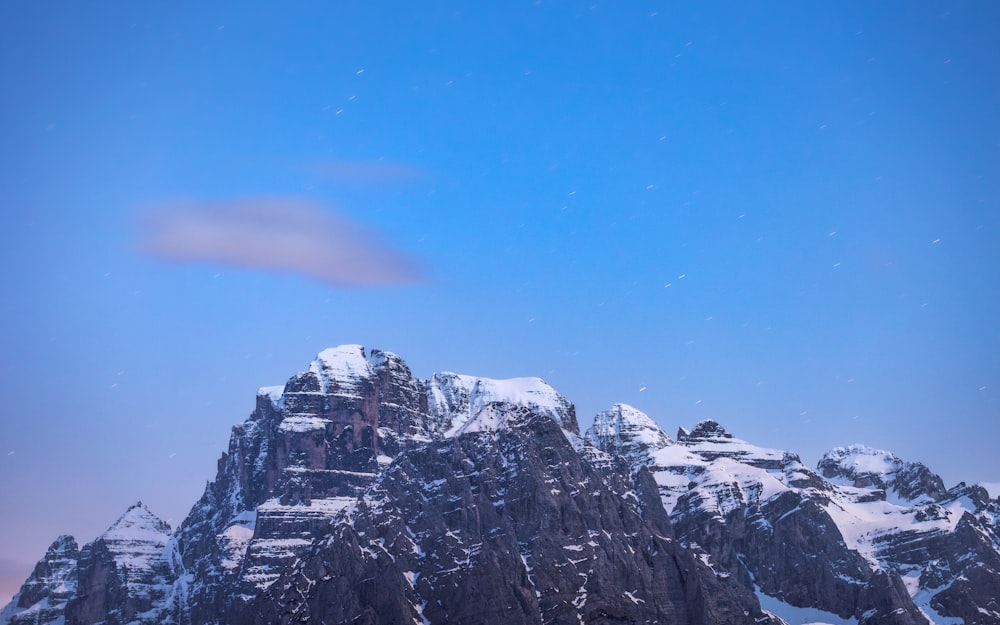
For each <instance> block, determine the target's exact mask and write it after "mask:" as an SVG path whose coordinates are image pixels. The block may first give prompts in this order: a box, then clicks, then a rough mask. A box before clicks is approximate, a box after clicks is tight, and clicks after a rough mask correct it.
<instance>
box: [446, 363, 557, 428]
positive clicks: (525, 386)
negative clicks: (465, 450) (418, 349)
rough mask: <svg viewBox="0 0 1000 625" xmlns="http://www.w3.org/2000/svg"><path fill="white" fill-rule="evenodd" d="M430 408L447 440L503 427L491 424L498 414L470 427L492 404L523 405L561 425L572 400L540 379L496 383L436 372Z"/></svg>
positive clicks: (496, 422) (509, 380) (500, 424)
mask: <svg viewBox="0 0 1000 625" xmlns="http://www.w3.org/2000/svg"><path fill="white" fill-rule="evenodd" d="M427 400H428V408H429V410H430V412H431V414H432V415H435V416H436V417H437V418H438V420H440V421H442V424H441V428H442V430H443V434H444V436H446V437H449V436H456V435H458V434H460V433H462V432H468V431H481V430H488V429H496V427H498V426H500V427H502V426H503V425H504V423H505V421H504V420H503V419H500V421H490V419H497V418H498V417H499V415H497V414H495V411H494V414H490V415H486V417H485V420H484V421H483V422H482V423H480V424H478V425H467V424H468V423H469V422H470V421H472V420H474V419H476V420H478V419H479V415H480V413H481V412H482V411H483V409H484V408H485V407H486V406H488V405H489V404H491V403H506V404H513V405H515V406H523V407H525V408H528V409H530V410H531V411H532V412H535V413H537V414H540V415H543V416H547V417H549V418H551V419H553V420H554V421H556V422H557V423H559V424H560V425H565V424H566V422H567V420H568V410H569V407H570V406H571V404H570V402H569V400H567V399H566V398H565V397H563V396H562V395H560V394H559V393H558V392H557V391H556V390H555V389H554V388H552V387H551V386H549V385H548V384H546V383H545V381H544V380H542V379H541V378H511V379H507V380H494V379H491V378H479V377H474V376H469V375H460V374H457V373H450V372H444V373H436V374H434V376H433V377H432V378H431V381H430V385H429V387H428V390H427Z"/></svg>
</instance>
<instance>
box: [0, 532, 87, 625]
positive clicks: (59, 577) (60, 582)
mask: <svg viewBox="0 0 1000 625" xmlns="http://www.w3.org/2000/svg"><path fill="white" fill-rule="evenodd" d="M79 559H80V551H79V550H78V549H77V546H76V541H75V540H74V539H73V537H72V536H60V537H59V538H57V539H56V540H55V542H53V543H52V544H51V545H50V546H49V548H48V550H47V551H46V552H45V556H44V557H43V558H42V559H41V560H39V561H38V564H36V565H35V570H34V571H32V572H31V575H30V576H29V577H28V579H27V580H26V581H25V582H24V584H23V585H22V586H21V590H20V592H18V593H17V594H16V595H14V598H13V599H11V601H10V603H9V604H8V605H7V607H5V608H4V609H3V612H0V622H4V623H10V624H11V625H29V624H33V623H51V622H54V621H56V620H57V619H59V618H60V617H62V615H63V613H64V612H65V610H66V603H67V602H69V600H70V599H72V598H73V597H74V596H75V595H76V577H77V575H76V567H77V561H78V560H79Z"/></svg>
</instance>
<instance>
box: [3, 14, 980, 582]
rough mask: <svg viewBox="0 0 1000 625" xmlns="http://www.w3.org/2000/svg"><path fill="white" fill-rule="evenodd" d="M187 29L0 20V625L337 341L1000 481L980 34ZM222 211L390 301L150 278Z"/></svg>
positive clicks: (700, 23)
mask: <svg viewBox="0 0 1000 625" xmlns="http://www.w3.org/2000/svg"><path fill="white" fill-rule="evenodd" d="M203 4H204V3H172V4H170V5H161V4H154V3H138V4H137V3H125V2H110V1H107V2H98V3H88V4H87V6H84V5H82V4H80V5H77V4H73V3H58V2H46V1H41V2H31V3H25V2H21V3H6V4H4V6H3V7H2V8H0V76H2V80H3V93H4V96H3V98H2V99H0V190H2V192H3V196H2V198H3V215H4V225H5V228H4V245H3V246H2V247H0V255H2V256H0V258H2V261H3V263H4V266H5V267H6V268H7V271H6V276H5V280H3V282H2V286H0V289H2V294H3V299H4V301H5V302H6V304H5V306H4V307H3V308H2V309H0V316H2V317H0V318H2V321H3V323H2V325H0V333H2V342H3V345H4V350H3V359H2V362H0V367H2V375H3V380H4V383H5V387H6V389H7V393H8V396H7V400H6V401H5V404H4V405H5V407H4V418H3V419H2V421H0V445H2V450H0V451H2V454H0V475H2V479H0V513H2V516H3V518H4V519H5V521H4V531H3V532H2V536H0V577H2V578H4V579H3V587H2V588H0V591H2V592H3V593H5V594H4V595H3V597H5V596H8V595H9V594H10V593H12V592H13V590H14V589H16V585H17V584H19V583H20V581H22V580H23V578H24V576H25V575H26V574H27V573H28V571H29V570H30V568H31V566H32V565H33V562H34V561H35V560H36V559H37V558H38V557H40V556H41V555H42V553H43V552H44V549H45V547H46V546H47V545H48V543H49V542H50V541H51V540H52V539H54V538H55V536H56V535H57V534H59V533H72V534H74V535H75V536H76V537H77V539H78V540H79V541H80V542H81V543H82V542H86V541H89V540H91V539H93V538H94V537H95V536H96V535H97V534H99V533H100V532H101V531H103V529H105V528H106V527H107V526H108V525H109V524H110V523H111V522H113V521H114V519H115V518H116V517H117V516H118V515H119V514H120V513H121V512H122V511H124V510H125V508H126V507H127V506H128V505H129V504H130V503H132V502H134V501H135V500H137V499H142V500H143V501H144V502H146V503H147V504H148V505H149V506H150V507H151V509H152V510H153V511H154V512H156V513H158V514H160V515H161V516H163V517H165V518H169V519H170V520H171V521H172V522H173V523H175V524H176V523H177V522H179V521H180V520H181V518H183V516H184V515H185V514H186V512H187V509H188V508H189V506H190V505H191V504H192V503H193V502H194V501H195V500H196V498H197V497H198V496H199V495H200V493H201V490H202V488H203V486H204V482H205V480H207V479H210V478H212V477H213V476H214V467H215V460H216V458H217V457H218V455H219V454H220V453H221V452H222V451H223V450H224V449H225V446H226V442H227V440H228V435H229V428H230V427H231V426H232V425H233V424H235V423H237V422H239V421H241V420H243V419H244V418H245V417H246V416H247V415H248V414H249V412H250V411H251V410H252V408H253V403H254V394H255V391H256V389H257V387H258V386H262V385H271V384H280V383H282V382H284V381H285V380H286V379H287V378H288V377H290V376H291V375H292V374H294V373H295V372H296V371H300V370H302V369H304V368H306V367H307V365H308V363H309V361H310V360H311V359H312V357H313V356H314V355H315V354H316V353H317V352H319V351H320V350H321V349H323V348H325V347H328V346H332V345H337V344H341V343H363V344H365V345H368V346H370V347H380V348H384V349H388V350H391V351H395V352H397V353H399V354H400V355H402V356H403V357H404V358H405V359H406V360H407V361H408V362H409V363H410V365H411V368H412V369H413V371H414V373H415V374H416V375H418V376H420V377H427V376H429V375H430V374H432V373H433V372H435V371H441V370H452V371H460V372H463V373H470V374H476V375H484V376H490V377H510V376H522V375H537V376H541V377H543V378H545V379H546V380H547V381H548V382H549V383H551V384H552V385H553V386H555V387H556V388H557V389H558V390H560V391H561V392H563V393H564V394H566V395H567V396H568V397H570V399H572V400H573V401H574V402H575V403H576V405H577V408H578V414H579V418H580V421H581V425H582V426H583V427H586V426H587V425H589V423H590V421H591V419H592V416H593V414H594V413H596V412H597V411H599V410H603V409H605V408H607V407H608V406H610V404H612V403H613V402H618V401H621V402H626V403H630V404H632V405H634V406H636V407H638V408H640V409H641V410H643V411H645V412H647V413H648V414H650V415H651V416H653V417H654V418H655V419H656V420H657V421H658V422H659V423H660V424H661V425H663V426H664V427H665V429H666V430H667V431H668V432H669V433H671V434H673V433H674V432H675V430H676V428H677V426H680V425H684V426H691V425H693V424H694V423H696V422H697V421H699V420H701V419H705V418H715V419H717V420H719V421H720V422H722V423H723V424H724V425H726V426H727V427H728V428H729V429H730V430H731V431H733V432H734V433H735V434H736V435H738V436H740V437H742V438H745V439H748V440H752V441H754V442H756V443H758V444H762V445H768V446H773V447H779V448H785V449H790V450H795V451H797V452H799V453H800V454H801V455H802V456H803V459H804V460H805V461H806V462H807V463H808V464H814V463H815V462H816V461H817V460H818V458H819V456H820V455H821V454H822V453H823V452H824V451H825V450H827V449H829V448H830V447H833V446H836V445H844V444H850V443H855V442H860V443H866V444H870V445H873V446H876V447H881V448H885V449H890V450H892V451H894V452H895V453H896V454H898V455H900V456H902V457H904V458H908V459H914V460H920V461H923V462H925V463H926V464H928V465H929V466H930V467H931V468H932V469H934V470H935V471H938V472H939V473H941V474H942V475H943V476H944V478H945V480H946V482H948V483H949V484H953V483H955V482H957V481H958V480H966V481H979V480H988V481H1000V460H998V456H997V455H996V453H995V441H996V440H998V437H1000V419H998V417H1000V396H998V390H1000V330H998V323H997V320H998V319H1000V304H998V296H997V292H996V291H997V286H998V284H1000V263H998V262H997V261H998V258H997V256H998V252H997V250H998V249H1000V212H998V208H1000V121H998V117H997V115H996V111H998V110H1000V9H998V8H997V6H996V5H995V4H994V3H991V2H925V3H919V4H913V3H908V2H882V3H862V2H846V3H827V4H819V3H796V2H762V3H757V4H755V5H753V6H747V4H748V3H737V2H725V3H709V4H706V3H665V2H634V3H573V2H507V3H489V4H488V3H452V2H433V3H426V4H422V5H421V6H419V7H418V6H416V5H413V4H412V3H401V2H400V3H397V2H381V3H366V4H364V5H362V4H361V3H358V5H356V6H335V5H334V3H322V2H313V3H309V2H302V3H295V4H294V5H293V6H291V7H289V6H281V7H278V6H277V5H276V4H271V3H250V4H249V5H247V4H246V3H239V4H237V3H229V2H219V3H214V4H213V5H212V6H202V5H203ZM232 205H235V206H237V207H242V208H246V207H251V208H253V207H260V206H262V205H266V206H272V207H273V206H277V207H279V208H278V209H277V210H279V211H280V210H281V208H280V207H282V206H286V205H289V206H299V207H302V206H306V207H308V209H307V210H308V211H312V213H310V214H311V215H312V217H309V219H314V218H315V219H328V220H329V221H328V222H323V223H324V224H325V225H324V226H322V227H320V228H319V229H318V230H319V231H322V232H326V229H327V228H329V229H331V231H332V230H336V229H337V228H338V224H340V225H345V224H346V226H345V227H346V228H348V229H349V230H350V231H351V232H360V233H361V234H360V235H358V236H357V237H354V236H353V235H352V238H351V239H350V240H351V241H353V242H354V243H355V244H357V247H356V248H352V247H351V246H350V244H346V243H345V241H346V240H347V239H345V238H344V237H342V236H341V237H340V238H339V239H338V238H337V235H336V234H332V235H331V239H330V240H331V245H335V246H336V249H337V250H355V252H356V253H357V254H360V253H369V252H371V253H372V254H374V255H375V256H373V258H377V259H379V260H386V259H387V258H388V259H390V260H392V262H391V263H388V264H387V265H386V267H392V268H394V269H392V270H389V269H387V270H386V271H387V272H388V273H385V274H379V279H377V280H376V279H374V278H371V279H370V278H369V277H363V278H358V279H357V280H356V282H366V281H375V282H378V283H377V284H371V285H361V286H359V285H357V284H352V283H350V282H351V281H350V280H349V279H348V280H347V283H345V281H344V278H345V275H346V276H351V275H357V271H359V270H358V268H357V267H358V265H357V264H351V262H349V260H348V261H345V260H344V259H343V258H341V259H340V260H339V261H338V260H330V259H326V260H324V261H323V262H326V263H333V264H334V265H335V269H334V270H333V271H332V273H331V272H325V273H324V272H316V271H307V270H304V269H303V267H302V266H301V264H299V265H295V264H294V263H292V264H291V265H287V266H286V265H281V267H283V269H282V268H279V269H278V270H270V269H267V268H266V265H267V262H265V261H262V262H261V263H257V264H254V263H253V262H249V261H247V260H246V259H243V260H234V259H232V258H229V259H226V258H222V260H220V259H219V258H215V259H214V260H212V261H210V262H198V261H199V258H202V257H203V256H204V254H203V253H202V252H198V251H193V252H192V251H190V250H188V251H186V252H178V251H177V250H176V249H174V250H173V252H174V253H173V255H172V256H171V255H170V254H161V253H151V251H150V250H151V245H150V242H149V239H150V237H151V235H150V234H149V233H148V232H147V231H146V230H145V228H147V226H148V221H149V216H150V215H151V214H156V215H160V216H161V217H162V216H164V215H166V219H168V220H170V219H173V218H174V217H175V216H176V215H179V214H182V213H184V212H185V210H189V209H191V208H192V207H193V210H194V213H195V214H196V215H199V216H201V217H204V216H205V215H214V214H218V213H219V212H220V211H221V210H222V209H220V207H222V206H232ZM201 217H199V218H201ZM254 236H256V235H254ZM265 236H266V235H265ZM154 238H155V237H154ZM243 241H244V242H246V241H247V240H246V239H244V240H243ZM359 241H360V242H362V243H363V244H362V243H358V242H359ZM331 249H332V248H331ZM358 250H363V252H362V251H358ZM199 254H201V255H199ZM352 254H353V255H355V256H356V254H355V253H354V252H352ZM191 261H193V262H191ZM261 264H263V265H264V268H262V267H261ZM363 264H365V265H367V264H369V263H367V261H366V263H363ZM397 270H398V271H397ZM334 274H335V275H334ZM382 278H385V279H382ZM642 389H644V390H642ZM12 585H13V588H12ZM3 597H0V600H2V599H3Z"/></svg>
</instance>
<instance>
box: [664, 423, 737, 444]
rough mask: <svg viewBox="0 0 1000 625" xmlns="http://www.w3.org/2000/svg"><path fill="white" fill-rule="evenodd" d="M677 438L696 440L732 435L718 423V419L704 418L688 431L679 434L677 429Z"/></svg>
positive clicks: (731, 436)
mask: <svg viewBox="0 0 1000 625" xmlns="http://www.w3.org/2000/svg"><path fill="white" fill-rule="evenodd" d="M677 438H678V440H686V441H697V440H711V439H718V438H733V435H732V434H730V433H729V432H728V431H727V430H726V428H724V427H722V426H721V425H719V423H718V421H714V420H712V419H705V420H704V421H699V422H698V424H697V425H695V426H694V429H693V430H691V431H690V432H684V434H681V432H680V431H679V432H678V434H677Z"/></svg>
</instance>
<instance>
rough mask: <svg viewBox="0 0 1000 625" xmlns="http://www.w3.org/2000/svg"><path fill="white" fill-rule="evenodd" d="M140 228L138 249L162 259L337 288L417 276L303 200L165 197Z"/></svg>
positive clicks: (402, 260) (395, 256)
mask: <svg viewBox="0 0 1000 625" xmlns="http://www.w3.org/2000/svg"><path fill="white" fill-rule="evenodd" d="M143 225H144V231H143V240H142V248H143V249H144V250H145V251H146V252H147V253H148V254H150V255H152V256H154V257H157V258H161V259H164V260H170V261H175V262H217V263H224V264H227V265H231V266H234V267H242V268H249V269H265V270H280V271H288V272H293V273H297V274H299V275H303V276H307V277H310V278H314V279H317V280H321V281H324V282H327V283H330V284H334V285H338V286H363V285H394V284H414V283H418V282H421V281H422V273H421V271H420V268H419V267H418V264H417V263H416V262H415V261H414V260H413V259H411V258H409V257H408V256H406V255H405V254H403V253H402V252H400V251H398V250H396V249H394V248H392V247H391V246H389V245H387V244H386V243H384V242H383V241H382V240H381V239H380V238H379V237H378V236H377V235H375V234H374V233H372V232H370V231H369V230H367V229H365V228H362V227H361V226H360V225H358V224H356V223H354V222H352V221H351V220H349V219H348V218H346V217H344V216H343V215H338V214H336V213H334V212H332V211H331V210H329V209H326V208H324V207H322V206H321V205H319V204H317V203H316V202H314V201H312V200H309V199H305V198H297V197H249V198H241V199H233V200H225V201H191V200H178V201H172V202H165V203H160V204H159V205H157V206H154V207H151V210H150V211H149V213H148V214H147V215H146V216H145V219H144V223H143Z"/></svg>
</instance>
